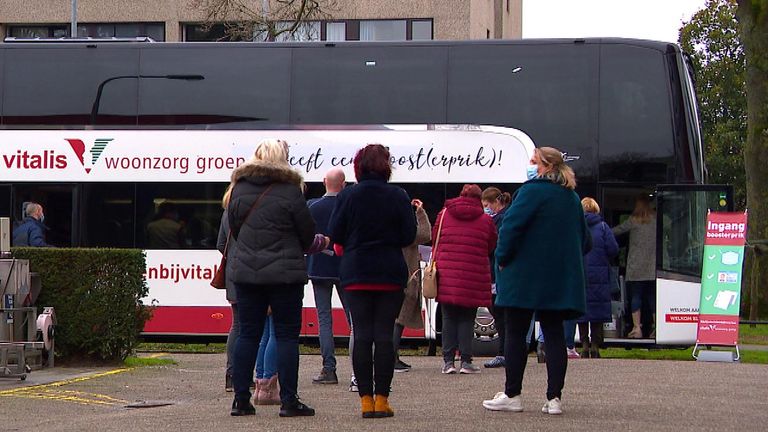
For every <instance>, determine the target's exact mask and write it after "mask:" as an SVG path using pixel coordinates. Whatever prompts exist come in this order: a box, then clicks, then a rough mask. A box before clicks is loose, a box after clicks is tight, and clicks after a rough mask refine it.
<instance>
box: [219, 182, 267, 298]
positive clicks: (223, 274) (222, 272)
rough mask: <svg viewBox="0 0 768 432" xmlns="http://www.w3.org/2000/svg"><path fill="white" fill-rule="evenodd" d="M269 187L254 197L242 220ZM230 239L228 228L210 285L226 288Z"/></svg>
mask: <svg viewBox="0 0 768 432" xmlns="http://www.w3.org/2000/svg"><path fill="white" fill-rule="evenodd" d="M270 189H272V185H269V187H267V189H266V190H265V191H264V192H262V193H261V195H259V197H258V198H256V201H255V202H254V203H253V204H252V205H251V208H249V209H248V213H246V214H245V217H244V218H243V220H246V219H248V216H249V215H250V214H251V212H252V211H253V209H255V208H256V206H258V205H259V202H260V201H261V199H262V198H264V195H266V194H267V192H269V190H270ZM231 239H232V230H231V229H230V230H229V234H227V242H226V243H224V252H222V254H221V262H220V263H219V267H218V268H217V269H216V271H215V272H213V279H211V286H212V287H214V288H216V289H227V250H229V241H230V240H231Z"/></svg>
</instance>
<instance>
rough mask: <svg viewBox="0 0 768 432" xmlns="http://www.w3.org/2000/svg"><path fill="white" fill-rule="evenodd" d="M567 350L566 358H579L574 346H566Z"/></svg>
mask: <svg viewBox="0 0 768 432" xmlns="http://www.w3.org/2000/svg"><path fill="white" fill-rule="evenodd" d="M567 351H568V358H569V359H577V358H581V356H580V355H579V353H578V352H576V348H567Z"/></svg>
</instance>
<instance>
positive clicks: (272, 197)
mask: <svg viewBox="0 0 768 432" xmlns="http://www.w3.org/2000/svg"><path fill="white" fill-rule="evenodd" d="M302 187H303V180H302V177H301V174H299V173H298V172H297V171H295V170H294V169H292V168H291V166H290V165H289V164H288V144H287V143H286V142H285V141H277V140H266V141H263V142H261V143H260V144H259V146H258V147H257V148H256V153H255V155H254V157H253V159H251V160H250V161H248V162H246V163H244V164H243V165H240V166H239V167H237V168H236V169H235V170H234V172H233V173H232V182H231V188H232V192H231V198H230V201H229V206H228V207H227V215H228V222H229V226H230V228H231V230H232V237H233V238H234V239H235V240H236V242H235V249H234V251H233V252H234V253H232V254H231V255H230V254H228V257H229V258H230V259H231V261H232V263H231V266H230V265H228V266H227V271H231V275H228V276H231V278H232V281H233V282H234V285H235V292H236V296H237V305H238V309H239V314H238V315H239V319H240V337H239V338H238V339H237V344H236V346H235V357H234V376H233V381H234V390H235V400H234V402H233V403H232V411H231V414H232V415H234V416H239V415H252V414H255V409H254V407H253V405H251V403H250V397H251V393H250V388H249V385H250V383H251V382H252V381H253V368H254V364H255V361H256V352H257V349H258V345H259V341H260V340H261V335H262V332H263V330H264V321H265V318H266V316H267V309H268V308H270V307H271V309H272V317H273V320H274V325H275V336H276V338H277V357H278V380H279V383H280V401H281V406H280V416H281V417H293V416H311V415H314V414H315V411H314V410H313V409H312V408H310V407H309V406H307V405H305V404H304V403H302V402H301V401H300V400H299V398H298V390H297V388H298V373H299V332H300V330H301V311H302V300H303V297H304V284H306V282H307V268H306V264H305V262H304V252H305V251H307V250H309V249H310V248H311V247H312V246H313V241H314V240H315V238H316V237H315V222H314V221H313V220H312V216H311V215H310V214H309V210H308V209H307V204H306V201H305V200H304V196H303V193H302ZM320 246H321V249H322V248H324V247H325V246H327V241H326V242H324V243H323V244H322V245H320Z"/></svg>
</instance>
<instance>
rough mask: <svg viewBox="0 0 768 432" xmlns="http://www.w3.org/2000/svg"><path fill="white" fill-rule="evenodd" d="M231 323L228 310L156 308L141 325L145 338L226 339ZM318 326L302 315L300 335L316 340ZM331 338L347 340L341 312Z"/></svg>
mask: <svg viewBox="0 0 768 432" xmlns="http://www.w3.org/2000/svg"><path fill="white" fill-rule="evenodd" d="M231 323H232V309H231V308H230V307H229V306H158V307H155V308H154V309H153V314H152V319H150V320H149V321H148V322H147V323H146V324H145V325H144V333H145V334H176V335H227V334H229V327H230V325H231ZM319 329H320V324H319V322H318V319H317V309H315V308H304V310H303V311H302V323H301V335H302V336H317V335H318V333H319ZM333 334H334V336H337V337H345V336H349V326H348V325H347V319H346V316H345V315H344V310H343V309H334V310H333ZM403 336H404V337H408V338H423V337H424V330H423V329H421V330H414V329H405V332H403Z"/></svg>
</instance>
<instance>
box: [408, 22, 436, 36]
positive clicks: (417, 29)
mask: <svg viewBox="0 0 768 432" xmlns="http://www.w3.org/2000/svg"><path fill="white" fill-rule="evenodd" d="M411 39H412V40H432V39H433V35H432V20H418V21H415V20H414V21H412V22H411Z"/></svg>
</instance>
